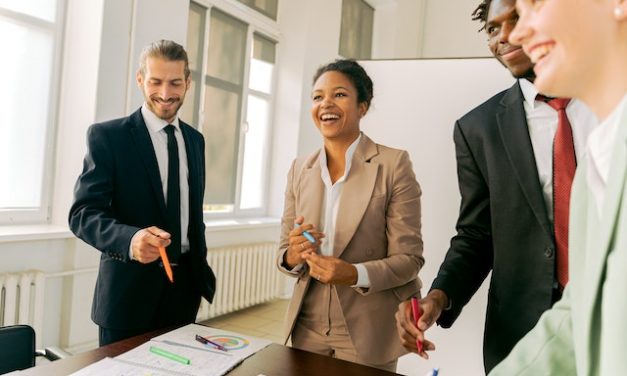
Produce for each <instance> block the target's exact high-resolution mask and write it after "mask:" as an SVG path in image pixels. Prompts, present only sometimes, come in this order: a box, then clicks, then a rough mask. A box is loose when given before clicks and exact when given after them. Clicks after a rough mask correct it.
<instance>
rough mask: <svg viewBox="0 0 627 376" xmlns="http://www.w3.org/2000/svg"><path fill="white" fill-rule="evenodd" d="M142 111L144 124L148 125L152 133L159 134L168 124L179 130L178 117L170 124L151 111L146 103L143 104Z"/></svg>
mask: <svg viewBox="0 0 627 376" xmlns="http://www.w3.org/2000/svg"><path fill="white" fill-rule="evenodd" d="M141 111H142V117H143V118H144V122H145V123H146V127H148V130H149V131H150V132H152V133H157V132H159V131H160V130H162V129H163V128H165V126H166V125H168V124H172V125H174V128H175V129H179V117H178V115H177V116H176V117H175V118H174V120H173V121H172V122H171V123H168V122H167V121H165V120H163V119H161V118H159V117H158V116H157V115H155V114H154V112H152V111H150V109H149V108H148V106H147V105H146V102H144V104H142V109H141Z"/></svg>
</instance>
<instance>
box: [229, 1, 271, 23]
mask: <svg viewBox="0 0 627 376" xmlns="http://www.w3.org/2000/svg"><path fill="white" fill-rule="evenodd" d="M238 1H239V2H240V3H244V4H246V5H248V6H249V7H251V8H253V9H254V10H256V11H258V12H261V13H262V14H265V15H266V16H268V17H270V18H272V19H273V20H276V19H277V13H278V8H279V0H238Z"/></svg>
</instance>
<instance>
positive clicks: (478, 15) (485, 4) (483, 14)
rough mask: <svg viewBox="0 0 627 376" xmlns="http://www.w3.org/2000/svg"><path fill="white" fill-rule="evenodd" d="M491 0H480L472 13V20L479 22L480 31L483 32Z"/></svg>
mask: <svg viewBox="0 0 627 376" xmlns="http://www.w3.org/2000/svg"><path fill="white" fill-rule="evenodd" d="M491 2H492V0H482V1H481V4H479V6H478V7H477V9H475V10H474V12H472V20H473V21H479V22H481V29H479V31H483V30H485V26H486V23H487V22H488V11H489V10H490V3H491Z"/></svg>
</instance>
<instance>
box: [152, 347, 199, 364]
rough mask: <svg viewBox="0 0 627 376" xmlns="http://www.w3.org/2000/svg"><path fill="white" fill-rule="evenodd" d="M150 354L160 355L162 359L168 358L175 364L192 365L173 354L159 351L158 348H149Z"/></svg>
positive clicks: (185, 359) (190, 362)
mask: <svg viewBox="0 0 627 376" xmlns="http://www.w3.org/2000/svg"><path fill="white" fill-rule="evenodd" d="M150 352H151V353H153V354H157V355H161V356H162V357H164V358H168V359H170V360H174V361H175V362H179V363H183V364H192V361H191V360H189V359H187V358H184V357H182V356H180V355H176V354H174V353H171V352H169V351H166V350H164V349H160V348H158V347H155V346H150Z"/></svg>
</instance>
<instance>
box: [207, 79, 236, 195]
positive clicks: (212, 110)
mask: <svg viewBox="0 0 627 376" xmlns="http://www.w3.org/2000/svg"><path fill="white" fill-rule="evenodd" d="M240 102H241V94H240V93H234V92H232V91H227V90H224V89H221V88H218V87H214V86H212V85H206V86H205V106H204V108H205V114H206V115H205V119H204V122H203V130H202V132H203V135H204V136H205V157H206V166H207V167H206V176H207V179H206V190H205V204H207V205H212V204H213V205H229V204H233V203H234V202H235V184H236V181H237V154H238V146H239V109H240V106H241V104H240Z"/></svg>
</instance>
